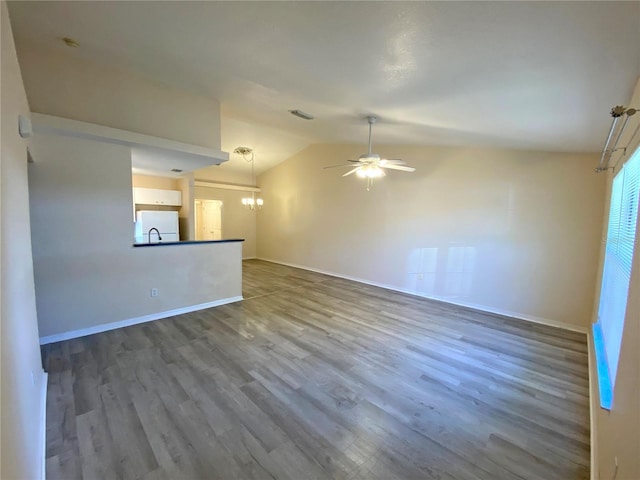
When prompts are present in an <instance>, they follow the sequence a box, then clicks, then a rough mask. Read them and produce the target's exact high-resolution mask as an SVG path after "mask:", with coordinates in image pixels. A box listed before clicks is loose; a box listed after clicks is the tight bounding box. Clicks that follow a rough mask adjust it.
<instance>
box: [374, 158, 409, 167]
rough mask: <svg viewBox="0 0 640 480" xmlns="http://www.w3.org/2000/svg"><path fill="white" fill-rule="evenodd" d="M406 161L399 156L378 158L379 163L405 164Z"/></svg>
mask: <svg viewBox="0 0 640 480" xmlns="http://www.w3.org/2000/svg"><path fill="white" fill-rule="evenodd" d="M406 164H407V162H405V161H404V160H400V159H399V158H383V159H382V160H380V165H406Z"/></svg>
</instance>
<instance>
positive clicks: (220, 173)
mask: <svg viewBox="0 0 640 480" xmlns="http://www.w3.org/2000/svg"><path fill="white" fill-rule="evenodd" d="M194 177H195V178H196V180H207V181H210V182H218V183H230V184H233V185H251V184H252V183H253V180H252V179H251V173H250V172H246V171H242V170H236V169H234V167H233V166H232V165H225V164H224V163H223V164H222V165H212V166H210V167H206V168H201V169H200V170H196V171H195V172H194Z"/></svg>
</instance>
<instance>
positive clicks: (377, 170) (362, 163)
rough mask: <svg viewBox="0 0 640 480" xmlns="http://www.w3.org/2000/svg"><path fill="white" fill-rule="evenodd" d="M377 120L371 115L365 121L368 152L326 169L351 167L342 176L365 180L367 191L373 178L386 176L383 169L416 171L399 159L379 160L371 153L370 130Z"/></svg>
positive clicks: (377, 156) (376, 155) (375, 154)
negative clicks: (353, 175)
mask: <svg viewBox="0 0 640 480" xmlns="http://www.w3.org/2000/svg"><path fill="white" fill-rule="evenodd" d="M376 120H377V118H376V117H375V116H373V115H369V116H367V121H368V122H369V152H368V153H365V154H363V155H360V158H358V160H349V162H351V163H345V164H342V165H332V166H330V167H324V168H325V169H327V168H339V167H352V168H351V170H349V171H348V172H347V173H345V174H344V175H342V176H343V177H346V176H348V175H351V174H352V173H355V174H356V175H358V176H359V177H360V178H366V179H367V190H369V189H370V188H371V185H372V184H373V180H374V178H380V177H384V176H385V175H386V174H385V173H384V170H383V169H390V170H401V171H403V172H415V171H416V169H415V168H413V167H409V166H407V164H406V162H404V161H402V160H400V159H387V158H380V155H378V154H377V153H373V152H372V151H371V129H372V126H373V124H374V123H376Z"/></svg>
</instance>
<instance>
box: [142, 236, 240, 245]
mask: <svg viewBox="0 0 640 480" xmlns="http://www.w3.org/2000/svg"><path fill="white" fill-rule="evenodd" d="M229 242H244V238H228V239H224V240H182V241H179V242H153V243H134V244H133V246H134V247H163V246H165V245H193V244H200V243H229Z"/></svg>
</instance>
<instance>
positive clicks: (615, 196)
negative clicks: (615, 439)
mask: <svg viewBox="0 0 640 480" xmlns="http://www.w3.org/2000/svg"><path fill="white" fill-rule="evenodd" d="M639 191H640V149H639V150H637V151H636V152H635V154H634V155H633V157H632V158H631V159H630V160H629V161H628V162H627V163H626V164H625V166H624V167H623V168H622V170H621V171H620V172H618V174H617V175H616V176H615V178H614V179H613V185H612V191H611V206H610V210H609V225H608V228H607V243H606V252H605V260H604V269H603V273H602V287H601V292H600V306H599V308H598V323H599V326H600V328H601V330H602V340H603V343H604V350H605V356H606V363H607V364H608V370H609V372H608V373H609V377H610V383H611V385H610V386H611V388H613V386H614V385H615V379H616V373H617V370H618V357H619V355H620V346H621V343H622V332H623V329H624V317H625V314H626V311H627V297H628V295H629V281H630V279H631V264H632V260H633V251H634V245H635V238H636V224H637V219H638V193H639ZM601 360H602V359H599V361H601Z"/></svg>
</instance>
